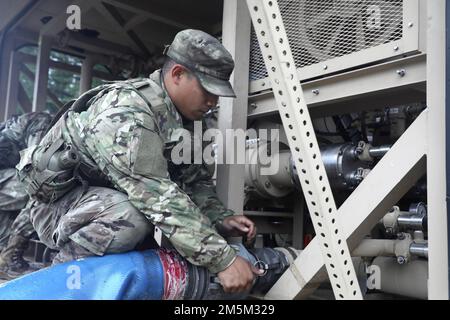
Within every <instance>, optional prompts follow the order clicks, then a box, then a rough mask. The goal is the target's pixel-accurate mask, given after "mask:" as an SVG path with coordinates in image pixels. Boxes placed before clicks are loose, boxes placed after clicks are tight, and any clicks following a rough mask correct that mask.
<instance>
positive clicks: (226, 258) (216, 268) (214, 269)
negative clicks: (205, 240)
mask: <svg viewBox="0 0 450 320" xmlns="http://www.w3.org/2000/svg"><path fill="white" fill-rule="evenodd" d="M236 257H237V255H236V252H235V251H234V249H233V248H232V247H231V246H229V245H227V246H226V248H225V249H224V251H223V253H222V255H221V256H220V257H219V258H218V259H217V262H216V263H215V264H214V265H212V266H210V267H208V270H209V271H210V272H211V273H219V272H221V271H223V270H225V269H226V268H228V267H229V266H230V265H232V264H233V262H234V260H236Z"/></svg>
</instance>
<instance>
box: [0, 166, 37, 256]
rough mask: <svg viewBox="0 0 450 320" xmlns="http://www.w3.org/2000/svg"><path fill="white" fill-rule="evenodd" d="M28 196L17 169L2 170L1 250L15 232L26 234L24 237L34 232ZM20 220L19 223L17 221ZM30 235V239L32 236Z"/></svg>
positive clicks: (0, 189) (0, 203)
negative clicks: (28, 209)
mask: <svg viewBox="0 0 450 320" xmlns="http://www.w3.org/2000/svg"><path fill="white" fill-rule="evenodd" d="M27 202H28V195H27V193H26V192H25V188H24V187H23V185H22V183H21V182H20V181H19V179H18V178H17V176H16V169H12V168H11V169H2V170H0V249H1V248H3V247H4V246H5V245H6V243H7V242H8V238H9V236H10V234H11V233H13V232H24V234H23V236H26V234H28V233H29V231H30V230H31V233H32V230H33V227H32V225H31V223H30V220H29V218H28V213H29V211H27V210H25V211H24V212H23V213H21V214H20V215H19V212H21V210H22V209H23V208H25V206H26V204H27ZM16 218H19V220H18V221H15V220H16ZM31 233H30V234H29V235H28V237H29V236H30V235H31Z"/></svg>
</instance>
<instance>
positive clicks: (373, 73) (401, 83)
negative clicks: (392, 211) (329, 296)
mask: <svg viewBox="0 0 450 320" xmlns="http://www.w3.org/2000/svg"><path fill="white" fill-rule="evenodd" d="M260 1H262V0H260ZM260 1H250V0H248V3H249V4H250V3H259V2H260ZM265 3H267V1H266V2H265ZM445 5H446V3H445V1H444V0H438V1H429V2H428V3H427V4H426V6H427V7H426V9H427V21H428V28H427V32H426V37H427V45H426V51H427V59H426V61H425V59H424V56H423V55H418V56H416V57H411V58H406V59H402V60H397V61H393V62H389V63H385V64H380V65H376V66H373V67H370V68H366V69H363V70H358V71H353V72H349V73H346V74H339V75H336V76H334V77H331V78H326V79H323V80H317V81H316V82H315V84H316V86H321V89H322V88H325V89H326V88H327V86H328V87H329V90H327V91H329V92H327V93H328V95H322V96H321V97H319V96H318V95H315V96H311V95H310V96H309V97H308V94H306V95H305V99H306V100H307V102H310V103H311V104H310V105H308V107H310V108H311V110H314V109H315V108H316V107H320V106H322V105H324V106H326V107H325V108H324V109H323V110H322V112H323V113H328V114H329V113H339V112H348V110H349V109H345V110H344V111H342V110H337V106H339V105H345V104H350V105H352V104H353V106H352V107H351V108H350V109H351V110H362V109H370V108H373V107H374V105H369V106H362V105H358V104H357V103H356V104H355V101H358V98H359V97H360V96H361V97H364V96H365V97H366V101H367V100H368V99H367V96H369V97H370V96H371V97H372V99H373V95H374V93H375V94H377V93H378V97H384V96H385V95H386V94H388V95H389V94H393V95H395V94H399V93H400V95H401V98H400V99H399V102H400V101H403V103H408V102H412V101H414V99H417V98H422V97H426V100H427V105H428V109H427V110H426V111H424V112H423V113H422V114H421V115H420V116H419V117H418V118H417V119H416V121H415V122H414V123H413V124H412V125H411V126H410V127H409V128H408V130H407V131H406V132H405V133H404V134H403V135H402V136H401V137H400V138H399V140H398V141H397V142H396V143H395V144H394V146H393V147H392V149H391V150H390V151H389V152H388V153H387V154H386V155H385V156H384V157H383V158H382V160H381V161H380V162H379V163H378V164H377V166H376V167H375V168H374V169H373V170H372V171H371V173H370V174H369V175H368V177H367V178H366V179H365V180H363V182H362V183H361V184H360V185H359V186H358V188H357V189H356V190H355V191H354V192H353V193H352V194H351V196H350V197H349V198H348V199H347V200H346V201H345V203H344V204H343V205H342V206H341V207H340V208H339V210H338V213H337V215H336V216H337V217H339V218H338V219H339V222H340V223H341V224H340V226H341V229H342V231H343V233H344V236H345V239H347V243H348V246H349V248H350V249H351V250H352V249H354V248H355V247H356V246H357V245H358V244H359V243H360V241H361V240H362V238H363V237H364V236H365V235H366V234H368V233H369V232H370V230H371V228H373V226H374V225H375V223H376V222H378V221H379V219H380V218H381V217H382V216H383V215H384V214H385V213H386V212H387V211H388V209H389V208H390V207H391V206H392V205H394V204H395V203H396V202H397V201H398V200H399V199H400V198H401V197H402V196H403V195H404V194H405V193H406V192H407V191H408V190H409V189H410V188H411V187H412V186H413V185H414V184H415V183H416V182H417V180H418V179H419V178H420V177H421V176H423V175H424V174H425V172H426V173H427V177H428V209H429V210H428V211H429V223H428V234H429V241H428V244H429V278H428V298H429V299H448V298H449V271H448V265H449V260H448V258H449V255H448V250H449V246H448V223H449V221H448V216H447V203H446V181H445V180H444V179H443V176H445V172H446V170H445V169H446V168H445V156H446V153H445V148H444V146H445V145H446V144H445V101H446V100H445V99H446V95H445V84H446V77H445V68H444V67H443V66H444V65H446V60H445V47H446V43H445V41H442V40H443V39H445V11H446V10H444V9H445ZM251 8H252V7H251V6H250V10H251ZM255 24H256V23H255ZM255 29H256V28H255ZM258 32H260V30H259V31H258ZM286 61H288V60H284V63H286ZM402 64H403V65H406V66H407V67H406V68H405V69H406V73H404V75H403V76H402V77H401V78H398V77H397V78H394V77H393V75H394V73H396V68H398V67H399V66H401V65H402ZM397 70H398V69H397ZM410 71H412V72H410ZM269 72H270V71H269ZM398 75H399V74H397V76H398ZM354 76H356V78H353V77H354ZM358 76H359V77H358ZM408 76H410V77H408ZM283 79H285V78H283ZM361 79H364V80H365V81H369V79H371V80H372V81H371V84H368V83H367V82H366V83H363V84H362V85H361V86H353V87H352V86H351V84H352V83H358V81H361ZM383 79H384V80H388V82H387V83H386V81H382V80H383ZM272 80H273V79H272ZM338 81H339V83H338ZM340 81H342V83H340ZM353 81H355V82H353ZM272 83H274V81H272ZM393 84H394V85H393ZM425 84H426V87H425ZM304 87H305V88H314V87H315V86H314V83H313V84H308V83H306V84H305V85H304ZM355 87H357V88H356V89H355ZM405 88H407V89H409V90H410V91H403V92H416V93H417V95H415V96H414V97H413V98H411V99H412V100H411V101H408V97H407V96H406V95H402V94H401V92H402V90H404V89H405ZM325 89H324V90H323V91H325ZM273 90H274V92H275V94H274V96H275V100H276V101H278V100H279V97H277V91H278V89H277V88H276V87H275V88H274V89H273ZM319 91H320V94H322V92H323V91H322V90H319ZM425 92H426V95H425ZM270 95H272V94H270ZM376 96H377V95H376ZM405 98H406V99H405ZM320 99H322V100H320ZM388 99H389V98H388ZM405 100H406V101H405ZM385 101H386V100H383V101H382V102H380V104H383V103H384V102H385ZM416 101H417V100H416ZM250 102H251V103H254V104H256V108H255V105H251V106H250V115H251V116H260V115H267V114H272V113H273V112H274V111H276V109H275V108H274V104H275V102H274V97H273V96H271V97H270V96H269V94H262V95H259V96H256V97H251V98H250ZM261 102H263V103H261ZM341 102H343V103H341ZM261 106H264V107H265V110H263V111H261V108H260V107H261ZM282 120H283V123H284V122H285V119H284V117H283V116H282ZM287 132H288V130H287ZM290 145H291V149H292V141H290ZM292 152H293V154H295V153H294V151H292ZM425 159H427V161H425ZM302 188H303V190H305V188H304V186H303V185H302ZM363 203H364V206H362V205H361V204H363ZM310 211H311V210H310ZM311 212H314V211H311ZM315 229H316V230H317V227H316V225H315ZM320 242H321V239H320V236H319V237H316V238H314V239H313V241H312V242H311V243H310V244H309V245H308V246H307V247H306V248H305V250H303V251H302V253H301V254H300V256H299V257H298V258H297V260H296V261H295V263H294V264H293V265H291V267H290V268H289V269H288V270H287V271H286V272H285V274H284V275H283V276H282V277H281V278H280V279H279V281H278V282H277V283H276V284H275V285H274V286H273V288H272V289H271V290H270V291H269V292H268V293H267V295H266V296H265V298H266V299H298V298H305V297H308V296H309V295H310V294H311V293H312V292H313V291H314V290H315V289H316V288H317V287H318V285H319V284H320V283H321V282H322V281H323V280H325V279H326V277H327V272H326V271H327V270H325V268H324V264H325V263H326V260H325V259H324V257H323V254H322V250H321V249H322V248H321V247H322V246H321V243H320ZM328 274H330V273H329V272H328ZM330 278H331V277H330Z"/></svg>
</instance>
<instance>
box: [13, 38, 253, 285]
mask: <svg viewBox="0 0 450 320" xmlns="http://www.w3.org/2000/svg"><path fill="white" fill-rule="evenodd" d="M165 53H166V55H167V61H166V62H165V64H164V66H163V68H162V70H157V71H155V72H154V73H153V74H151V75H150V77H149V78H145V79H134V80H128V81H125V82H116V83H112V84H106V85H102V86H100V87H97V88H95V89H92V90H91V91H89V92H87V93H86V94H84V95H83V96H81V97H80V98H79V99H78V100H77V101H76V102H75V103H74V105H73V106H72V108H71V109H70V110H69V111H68V112H67V113H66V114H65V115H64V116H63V117H61V119H59V120H58V122H57V123H56V124H55V126H53V127H52V129H51V130H50V131H49V133H48V134H47V135H46V136H45V137H44V138H43V140H42V141H41V143H40V145H39V146H38V147H36V148H32V149H28V150H27V151H26V152H25V153H24V154H23V155H22V158H21V163H20V164H19V165H18V166H17V168H18V170H19V175H20V176H21V177H22V179H23V180H25V181H27V183H28V185H29V191H30V195H31V196H32V199H33V200H32V201H33V204H32V205H31V213H30V216H31V221H32V223H33V226H34V228H35V229H36V231H37V233H38V235H39V238H40V240H41V241H42V242H44V244H46V245H47V246H48V247H50V248H53V249H57V250H59V253H58V254H57V256H56V257H55V259H54V261H53V262H54V263H59V262H64V261H70V260H73V259H77V258H81V257H86V256H92V255H98V256H101V255H104V254H106V253H118V252H126V251H130V250H133V249H135V248H136V246H137V245H138V244H140V243H141V242H142V241H143V239H144V238H145V237H146V236H147V235H148V234H150V233H151V232H152V230H153V226H157V227H158V228H159V229H160V230H161V231H162V232H163V234H164V235H165V237H167V239H168V240H169V241H170V243H171V245H173V247H174V248H175V249H176V250H177V251H178V252H179V253H180V254H181V255H183V256H184V257H185V258H187V260H189V261H190V262H191V263H193V264H195V265H200V266H204V267H206V268H208V269H209V270H210V271H211V272H212V273H217V274H218V277H219V279H220V281H221V283H222V286H223V287H224V289H225V291H226V292H237V291H243V290H247V289H249V288H250V286H251V285H252V282H253V280H254V276H255V274H260V273H261V271H260V270H258V269H256V268H255V267H254V266H252V265H250V264H249V263H248V262H247V261H245V260H244V259H242V258H240V257H238V256H237V255H236V253H235V251H234V249H233V248H232V247H231V246H230V245H229V244H228V243H227V241H226V240H225V239H224V238H223V236H237V235H246V236H247V238H248V239H252V238H254V237H255V235H256V228H255V226H254V224H253V222H252V221H250V220H249V219H248V218H246V217H244V216H235V215H234V212H233V211H231V210H227V209H226V208H225V207H224V206H223V205H222V204H221V203H220V201H219V200H218V198H217V195H216V193H215V188H214V185H213V183H212V181H211V174H210V172H209V171H208V170H207V167H206V165H205V164H181V165H175V164H174V163H173V162H172V161H171V158H170V155H171V150H172V148H173V147H174V145H175V144H176V143H178V142H179V138H180V131H181V130H180V129H183V128H191V127H192V124H193V121H195V120H200V119H202V117H203V115H204V114H205V113H206V112H207V111H208V110H210V109H211V108H213V107H215V106H216V104H217V101H218V96H225V97H235V94H234V91H233V89H232V87H231V85H230V83H229V77H230V74H231V72H232V71H233V68H234V62H233V59H232V57H231V55H230V53H229V52H228V51H227V50H226V49H225V48H224V47H223V46H222V44H221V43H220V42H219V41H218V40H217V39H215V38H213V37H212V36H210V35H208V34H206V33H204V32H202V31H198V30H184V31H181V32H179V33H178V34H177V35H176V36H175V38H174V40H173V42H172V44H171V45H170V47H169V48H168V50H166V51H165ZM64 159H66V160H67V159H73V160H75V161H73V164H72V166H71V165H70V164H69V162H70V161H66V160H64ZM77 159H78V160H77ZM63 160H64V161H63Z"/></svg>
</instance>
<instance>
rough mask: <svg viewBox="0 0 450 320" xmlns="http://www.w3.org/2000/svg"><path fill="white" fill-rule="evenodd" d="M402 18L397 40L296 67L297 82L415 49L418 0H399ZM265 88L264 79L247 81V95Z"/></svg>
mask: <svg viewBox="0 0 450 320" xmlns="http://www.w3.org/2000/svg"><path fill="white" fill-rule="evenodd" d="M403 19H404V20H403V37H402V38H401V39H399V40H396V41H392V42H389V43H386V44H383V45H379V46H376V47H372V48H367V49H364V50H361V51H358V52H354V53H351V54H347V55H345V56H342V57H337V58H333V59H329V60H326V61H322V62H320V63H317V64H313V65H310V66H306V67H303V68H298V69H297V71H298V76H299V79H300V81H304V80H307V79H311V78H316V77H319V76H326V75H330V74H333V73H336V72H338V71H342V70H344V69H349V68H352V67H355V66H359V65H364V64H367V63H373V62H374V61H380V60H383V59H388V58H394V57H399V56H401V55H405V54H411V53H414V52H418V50H419V0H404V1H403ZM269 88H271V84H270V82H269V81H268V78H265V79H259V80H254V81H251V82H250V94H252V93H255V92H258V91H261V90H266V89H269Z"/></svg>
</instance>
